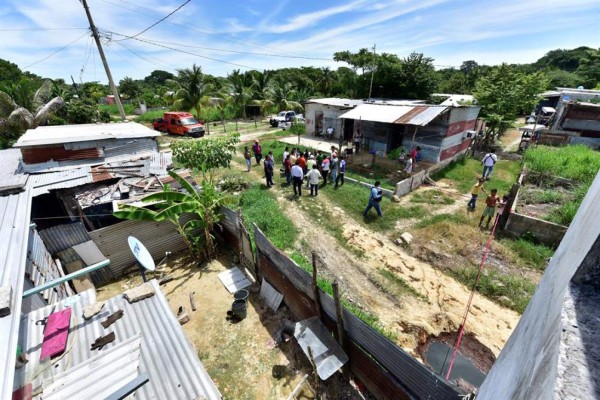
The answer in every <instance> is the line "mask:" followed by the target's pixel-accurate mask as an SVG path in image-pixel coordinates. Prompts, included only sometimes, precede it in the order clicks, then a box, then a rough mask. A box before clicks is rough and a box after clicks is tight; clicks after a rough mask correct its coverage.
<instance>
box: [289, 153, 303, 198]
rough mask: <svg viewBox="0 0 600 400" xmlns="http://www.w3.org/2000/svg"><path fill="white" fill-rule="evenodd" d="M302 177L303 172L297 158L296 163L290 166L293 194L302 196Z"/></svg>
mask: <svg viewBox="0 0 600 400" xmlns="http://www.w3.org/2000/svg"><path fill="white" fill-rule="evenodd" d="M303 179H304V172H302V167H300V165H299V163H298V160H296V165H294V166H293V167H292V184H293V185H294V196H302V180H303Z"/></svg>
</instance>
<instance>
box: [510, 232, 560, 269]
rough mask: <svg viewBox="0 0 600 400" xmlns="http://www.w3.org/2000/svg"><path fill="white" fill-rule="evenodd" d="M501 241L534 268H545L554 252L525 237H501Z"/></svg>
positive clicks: (523, 261)
mask: <svg viewBox="0 0 600 400" xmlns="http://www.w3.org/2000/svg"><path fill="white" fill-rule="evenodd" d="M500 243H501V244H503V245H504V246H506V247H507V248H508V249H510V250H511V251H512V252H513V253H514V254H515V255H516V256H517V257H518V258H519V259H520V260H521V261H522V263H523V264H524V265H525V266H527V267H529V268H533V269H537V270H541V271H543V270H545V269H546V265H547V264H548V259H549V258H550V257H552V255H553V254H554V250H553V249H552V248H550V247H548V246H544V245H543V244H536V243H533V242H531V241H529V240H526V239H524V238H521V239H516V240H513V239H500Z"/></svg>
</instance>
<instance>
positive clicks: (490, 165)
mask: <svg viewBox="0 0 600 400" xmlns="http://www.w3.org/2000/svg"><path fill="white" fill-rule="evenodd" d="M497 161H498V156H496V154H495V151H494V150H492V151H491V152H489V153H487V154H486V155H485V156H484V157H483V159H482V160H481V163H482V164H483V174H482V176H481V177H482V178H483V179H490V175H491V174H492V170H493V169H494V164H496V162H497Z"/></svg>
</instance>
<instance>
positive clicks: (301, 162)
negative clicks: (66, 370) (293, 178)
mask: <svg viewBox="0 0 600 400" xmlns="http://www.w3.org/2000/svg"><path fill="white" fill-rule="evenodd" d="M298 165H299V166H300V168H302V172H304V175H306V172H307V171H306V159H305V158H304V155H302V153H300V157H298Z"/></svg>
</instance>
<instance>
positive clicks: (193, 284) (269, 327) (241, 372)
mask: <svg viewBox="0 0 600 400" xmlns="http://www.w3.org/2000/svg"><path fill="white" fill-rule="evenodd" d="M232 266H233V262H232V258H231V257H230V256H227V255H221V256H220V257H219V259H218V260H214V261H211V262H209V263H200V264H199V263H198V262H197V261H195V260H193V259H192V258H190V257H189V256H188V255H187V253H185V252H184V253H180V254H177V255H175V256H174V257H173V258H172V259H171V260H170V261H169V262H168V263H167V265H166V266H165V268H164V269H163V271H164V272H165V273H166V275H171V276H172V277H173V278H174V279H173V280H172V281H170V282H168V283H166V284H164V285H163V286H161V288H162V290H163V292H164V293H165V295H166V297H167V299H168V301H169V304H170V306H171V309H172V311H173V313H177V310H178V308H179V307H180V306H184V307H185V308H186V309H187V311H188V313H189V315H190V317H191V318H190V321H189V322H187V323H186V324H184V325H183V330H184V331H185V334H186V336H187V338H188V339H189V340H190V342H191V343H192V345H193V347H194V348H195V349H196V351H197V354H198V357H199V358H200V360H201V361H202V364H203V365H204V367H205V368H206V370H207V372H208V373H209V375H210V376H211V378H212V379H213V381H214V382H215V384H216V385H217V387H218V388H219V391H220V392H221V394H222V395H223V398H224V399H236V400H237V399H247V400H253V399H256V400H258V399H282V398H287V397H288V396H289V395H290V393H291V392H292V391H293V390H294V388H295V387H296V385H297V384H298V383H299V382H300V380H301V379H302V377H303V376H304V374H311V371H312V369H311V367H310V362H309V361H308V359H307V358H306V356H305V355H304V353H303V352H302V350H301V349H300V346H298V344H297V342H296V340H295V339H294V338H293V337H291V339H289V340H288V341H287V342H283V343H281V344H280V345H279V346H278V347H277V346H276V345H275V339H274V338H276V337H279V335H278V334H277V333H278V332H279V330H280V328H281V327H282V322H283V320H285V319H288V320H292V321H293V320H294V319H293V317H292V315H291V313H290V312H289V311H288V309H287V308H286V307H284V306H282V307H280V309H279V310H278V311H277V312H273V311H271V310H270V309H269V308H268V307H266V306H265V305H264V304H263V302H262V300H261V299H260V298H259V296H258V293H251V294H250V298H249V300H248V309H247V317H246V318H245V319H244V320H242V321H240V322H237V323H232V322H229V321H228V320H227V319H226V317H227V311H228V310H230V308H231V304H232V302H233V295H231V294H230V293H229V292H228V291H227V289H226V288H225V287H224V286H223V284H222V283H221V281H220V280H219V279H218V277H217V274H218V273H220V272H222V271H224V270H226V269H227V268H230V267H232ZM140 283H141V277H139V276H138V275H133V276H131V277H129V278H126V279H123V280H121V281H119V282H115V283H112V284H110V285H107V286H105V287H102V288H99V289H98V297H99V300H100V299H106V298H108V297H111V296H114V295H116V294H118V293H121V292H122V291H123V290H126V289H127V288H129V287H132V286H135V285H137V284H140ZM255 291H258V288H257V287H256V290H255ZM191 292H193V293H194V300H195V305H196V307H197V310H196V311H192V309H191V305H190V297H189V296H190V293H191ZM274 375H276V376H277V377H275V376H274ZM309 383H310V385H311V386H312V387H314V382H313V380H312V376H311V375H309ZM322 387H325V388H326V391H327V396H328V397H327V398H332V399H333V398H335V399H338V398H340V399H342V398H343V399H364V398H365V397H364V396H363V395H362V394H360V393H358V392H357V391H356V390H355V389H354V388H353V387H352V386H351V385H349V384H346V383H344V382H343V381H342V380H341V378H340V374H336V375H334V376H332V377H331V378H329V379H328V380H327V384H326V385H322ZM296 398H297V399H313V398H314V394H313V393H312V392H311V391H310V390H309V387H308V385H305V386H304V389H303V390H302V391H301V393H300V394H299V395H298V396H297V397H296Z"/></svg>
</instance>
